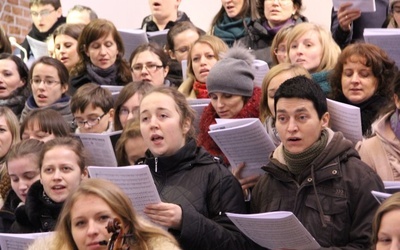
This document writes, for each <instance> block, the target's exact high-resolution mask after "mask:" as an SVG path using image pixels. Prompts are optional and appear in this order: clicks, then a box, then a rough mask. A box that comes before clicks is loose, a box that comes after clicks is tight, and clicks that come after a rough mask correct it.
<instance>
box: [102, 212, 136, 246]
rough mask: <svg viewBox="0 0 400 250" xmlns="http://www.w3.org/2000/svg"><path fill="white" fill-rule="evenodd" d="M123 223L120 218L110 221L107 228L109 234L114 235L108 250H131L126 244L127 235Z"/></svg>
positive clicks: (109, 242)
mask: <svg viewBox="0 0 400 250" xmlns="http://www.w3.org/2000/svg"><path fill="white" fill-rule="evenodd" d="M121 225H122V222H121V220H120V219H118V218H114V219H110V220H109V221H108V224H107V226H106V229H107V232H109V233H112V235H111V238H110V240H109V241H108V244H107V250H129V246H128V245H127V244H126V243H125V238H126V237H128V236H131V235H126V234H125V233H124V229H123V228H122V226H121Z"/></svg>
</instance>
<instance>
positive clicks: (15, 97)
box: [0, 84, 29, 117]
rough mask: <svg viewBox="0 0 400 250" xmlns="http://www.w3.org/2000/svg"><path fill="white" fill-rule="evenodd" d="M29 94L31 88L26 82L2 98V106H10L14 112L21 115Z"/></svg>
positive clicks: (0, 102) (0, 103) (0, 104)
mask: <svg viewBox="0 0 400 250" xmlns="http://www.w3.org/2000/svg"><path fill="white" fill-rule="evenodd" d="M28 96H29V89H28V87H27V86H26V84H25V85H24V86H22V87H20V88H18V89H16V90H14V91H13V92H12V93H11V95H10V96H9V97H8V98H6V99H0V106H7V107H9V108H10V109H11V110H12V111H13V112H14V114H15V115H16V116H17V117H19V116H20V114H21V112H22V110H23V108H24V105H25V102H26V100H27V99H28Z"/></svg>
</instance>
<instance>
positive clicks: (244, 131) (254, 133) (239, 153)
mask: <svg viewBox="0 0 400 250" xmlns="http://www.w3.org/2000/svg"><path fill="white" fill-rule="evenodd" d="M229 120H230V121H227V122H224V123H222V124H214V125H211V126H210V131H209V132H208V133H209V134H210V136H211V138H212V139H213V140H214V141H215V143H216V144H217V145H218V146H219V148H220V149H221V150H222V152H223V153H224V154H225V156H226V157H227V158H228V161H229V163H230V164H231V166H232V168H233V169H234V168H236V167H237V166H238V165H239V164H240V163H242V162H245V165H246V167H245V168H244V169H243V171H242V177H248V176H251V175H255V174H262V173H264V171H263V170H262V169H261V167H262V166H265V165H266V164H267V163H268V162H269V156H270V154H271V152H272V151H273V150H274V149H275V145H274V143H273V142H272V141H271V139H270V137H269V136H268V134H267V132H266V131H265V128H264V127H263V125H262V124H261V122H260V120H259V119H257V118H248V119H229Z"/></svg>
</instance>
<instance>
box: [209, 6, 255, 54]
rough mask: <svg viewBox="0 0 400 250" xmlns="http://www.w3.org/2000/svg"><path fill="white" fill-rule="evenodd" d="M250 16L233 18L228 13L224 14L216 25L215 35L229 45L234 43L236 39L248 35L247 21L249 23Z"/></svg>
mask: <svg viewBox="0 0 400 250" xmlns="http://www.w3.org/2000/svg"><path fill="white" fill-rule="evenodd" d="M249 22H250V18H248V17H246V18H244V19H232V18H229V17H228V15H227V14H226V13H224V14H223V17H222V20H220V21H219V22H218V23H217V24H216V25H215V26H214V34H213V35H214V36H217V37H219V38H221V39H222V40H223V41H224V42H225V43H226V44H228V46H229V47H231V46H232V45H233V43H234V42H235V41H236V40H239V39H240V38H242V37H244V36H245V35H246V29H245V23H249Z"/></svg>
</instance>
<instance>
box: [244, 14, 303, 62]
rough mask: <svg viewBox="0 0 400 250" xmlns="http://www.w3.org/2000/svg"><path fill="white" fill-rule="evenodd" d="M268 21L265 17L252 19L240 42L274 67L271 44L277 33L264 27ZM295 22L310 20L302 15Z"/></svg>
mask: <svg viewBox="0 0 400 250" xmlns="http://www.w3.org/2000/svg"><path fill="white" fill-rule="evenodd" d="M264 22H266V19H265V18H261V19H257V20H253V21H251V22H250V23H249V24H248V25H247V26H246V36H244V37H243V38H241V39H240V40H239V42H240V43H241V44H243V45H244V46H245V47H246V48H249V49H251V50H252V51H253V53H254V54H255V56H256V59H259V60H263V61H265V62H267V63H268V65H269V66H270V67H272V66H273V65H272V57H271V52H270V50H271V44H272V40H274V37H275V34H271V33H270V32H268V30H267V29H266V28H265V27H264V25H263V23H264ZM294 22H295V24H298V23H302V22H308V20H307V18H306V17H304V16H300V17H299V18H297V19H296V20H295V21H294Z"/></svg>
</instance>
